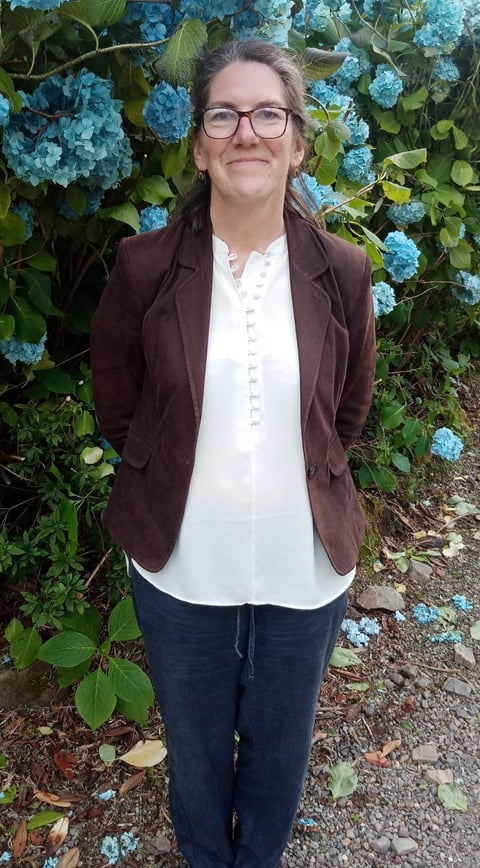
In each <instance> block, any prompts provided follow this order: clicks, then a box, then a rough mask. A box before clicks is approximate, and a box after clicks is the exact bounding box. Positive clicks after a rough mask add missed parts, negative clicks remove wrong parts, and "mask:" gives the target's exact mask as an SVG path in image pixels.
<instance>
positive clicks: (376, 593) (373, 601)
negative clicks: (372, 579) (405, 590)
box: [357, 585, 405, 612]
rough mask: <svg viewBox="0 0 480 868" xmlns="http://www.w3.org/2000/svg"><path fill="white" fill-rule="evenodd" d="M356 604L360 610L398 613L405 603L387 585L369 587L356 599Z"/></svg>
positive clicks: (399, 595)
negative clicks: (381, 610)
mask: <svg viewBox="0 0 480 868" xmlns="http://www.w3.org/2000/svg"><path fill="white" fill-rule="evenodd" d="M357 604H358V605H359V606H360V607H361V608H362V609H386V610H387V611H388V612H396V611H397V610H398V611H399V612H400V611H401V610H402V609H404V608H405V601H404V599H403V597H402V595H401V594H399V593H398V591H396V590H395V588H389V587H388V585H371V586H370V587H369V588H365V590H364V591H362V593H361V594H360V596H359V597H357Z"/></svg>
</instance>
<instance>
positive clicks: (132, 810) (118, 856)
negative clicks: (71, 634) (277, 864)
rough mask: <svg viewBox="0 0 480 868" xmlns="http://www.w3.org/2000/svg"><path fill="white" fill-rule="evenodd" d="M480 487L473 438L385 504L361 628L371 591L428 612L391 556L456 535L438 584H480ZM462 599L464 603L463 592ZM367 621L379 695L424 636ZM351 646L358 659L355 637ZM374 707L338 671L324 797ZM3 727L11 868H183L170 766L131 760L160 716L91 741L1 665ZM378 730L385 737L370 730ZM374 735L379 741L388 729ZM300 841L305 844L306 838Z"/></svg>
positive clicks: (325, 721)
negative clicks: (351, 725) (455, 502)
mask: <svg viewBox="0 0 480 868" xmlns="http://www.w3.org/2000/svg"><path fill="white" fill-rule="evenodd" d="M463 399H464V406H465V412H466V416H467V418H468V419H469V421H470V424H471V425H472V427H473V429H475V427H478V421H479V418H480V402H479V393H478V389H477V383H476V381H472V383H470V384H468V387H467V388H465V389H464V394H463ZM479 482H480V450H479V449H478V446H477V444H476V442H475V441H474V438H473V437H472V439H471V441H470V443H469V444H468V445H467V447H466V449H465V450H464V453H462V456H461V458H460V460H459V461H458V462H457V463H455V464H454V465H453V464H452V465H450V466H445V464H444V463H443V462H442V464H441V467H440V464H439V462H438V460H434V461H432V462H431V465H430V467H429V469H428V470H427V473H426V477H425V480H424V482H423V483H422V486H421V490H419V491H418V492H417V493H416V495H415V499H414V502H407V501H406V500H402V498H401V497H400V496H395V497H394V496H385V497H384V498H382V502H381V509H380V510H378V508H377V510H376V515H377V518H376V520H377V523H378V528H377V529H378V531H379V534H378V535H377V536H376V537H372V540H373V542H372V546H373V547H372V549H371V551H370V552H367V554H366V556H365V559H364V563H363V565H362V567H361V569H360V570H359V573H358V576H357V579H356V580H355V584H354V588H353V590H352V597H351V599H352V610H351V612H350V615H351V616H352V617H358V615H359V614H365V613H364V612H359V610H358V608H357V607H356V599H357V597H358V594H359V593H360V591H361V590H362V589H364V588H365V587H366V586H367V585H372V584H390V585H392V586H395V587H398V588H400V590H401V593H402V596H403V597H404V599H405V601H406V603H407V604H408V605H409V606H411V605H413V604H414V603H416V602H425V603H429V602H430V601H429V597H428V593H427V591H426V588H425V586H424V585H422V584H421V583H420V584H419V582H418V581H417V580H415V578H414V577H412V574H411V573H410V572H407V573H402V572H400V571H399V570H398V568H397V565H396V563H395V559H392V558H391V557H390V555H391V554H392V553H393V554H395V553H399V552H401V551H405V552H406V553H407V557H408V558H410V559H411V556H412V555H416V556H417V558H418V555H419V554H420V559H421V553H422V551H423V552H425V551H426V550H428V549H430V551H431V550H432V549H433V548H435V547H436V548H437V550H439V551H441V548H442V545H445V540H446V538H447V534H448V533H449V532H451V531H455V532H458V533H460V535H461V537H462V539H463V540H465V542H466V543H467V544H466V546H465V549H463V550H462V551H461V552H459V554H458V556H456V557H454V558H449V557H445V556H443V555H442V554H440V555H439V556H437V557H435V558H432V559H431V563H432V564H433V573H432V580H437V581H438V584H439V587H441V586H442V583H443V584H447V585H448V583H449V581H450V579H451V578H452V577H457V578H458V576H461V575H462V573H465V572H466V571H467V572H468V570H466V568H467V566H470V573H471V575H474V574H476V572H477V571H478V561H479V555H480V521H479V517H480V499H479ZM452 494H456V495H458V496H460V497H461V498H462V499H463V500H464V502H465V503H470V504H472V503H474V504H475V503H476V505H477V506H478V507H479V510H478V511H477V513H475V511H471V512H470V513H468V514H465V515H462V516H457V515H456V513H455V511H454V506H452V501H451V496H452ZM419 534H426V537H425V536H424V537H422V536H419ZM437 553H438V552H437ZM414 559H415V558H414ZM427 560H428V558H427ZM458 592H459V593H464V591H462V590H461V583H460V586H459V588H458ZM2 596H3V602H2V610H3V618H2V620H3V621H4V623H5V622H6V621H8V620H9V618H10V617H11V615H12V606H14V600H12V596H11V595H2ZM366 614H368V615H369V616H370V617H373V616H376V617H377V618H378V620H379V623H380V624H381V626H382V638H381V639H380V640H379V641H378V642H376V643H372V644H371V647H370V646H369V647H368V648H364V649H352V650H355V651H357V652H358V653H359V654H360V656H361V658H362V663H363V665H362V667H361V671H360V668H357V669H356V668H355V667H354V668H350V670H349V672H348V682H349V683H350V684H351V683H352V682H355V680H357V681H359V682H360V681H361V682H362V683H364V682H369V681H371V682H372V684H373V683H374V682H376V681H377V680H378V677H379V673H381V672H383V673H384V672H385V671H386V667H387V668H388V667H390V668H391V670H392V671H393V670H395V669H398V667H399V665H400V662H401V661H405V660H409V659H411V657H412V654H413V653H414V654H415V655H416V657H417V658H418V645H419V642H418V634H417V633H416V632H415V630H414V629H410V630H408V631H407V630H405V629H402V624H401V623H397V622H396V621H395V619H394V617H393V613H391V612H386V611H375V612H367V613H366ZM477 617H478V615H477ZM3 626H4V624H3ZM0 634H2V635H3V631H1V630H0ZM340 644H342V645H344V646H345V647H350V648H351V646H350V645H349V643H348V642H347V641H346V639H345V638H344V637H341V639H340ZM7 653H8V648H7V645H6V643H5V641H4V639H3V638H0V661H1V660H2V658H3V657H4V656H5V655H7ZM429 653H430V657H429V658H428V659H429V661H430V668H432V669H433V668H434V667H435V666H436V667H440V669H443V668H445V669H447V667H450V668H451V662H450V661H451V656H449V655H451V647H450V648H447V647H443V646H440V645H439V646H436V648H435V649H433V650H432V648H430V652H429ZM135 655H136V657H135V659H140V658H141V655H142V652H141V647H140V648H138V649H137V650H136V651H135ZM432 655H433V656H432ZM426 659H427V658H426V657H425V660H426ZM426 665H427V666H428V664H426ZM365 703H366V697H365V695H364V694H362V693H359V692H356V691H355V690H351V689H347V688H346V678H345V671H344V670H341V669H330V670H329V673H328V675H327V678H326V680H325V682H324V685H323V687H322V691H321V696H320V702H319V708H318V717H317V722H316V727H315V735H314V744H313V747H312V761H311V770H310V775H309V780H310V779H311V780H312V781H313V780H314V782H315V786H316V788H317V790H316V792H317V791H318V783H319V780H320V783H321V782H322V772H320V777H319V771H318V770H319V769H323V768H324V766H325V764H326V763H328V762H334V761H335V759H336V758H338V755H339V754H338V738H335V731H337V735H338V728H339V726H340V725H344V724H347V723H348V722H352V721H357V720H359V719H360V718H362V719H364V720H365ZM392 703H393V704H392ZM395 703H396V704H395ZM384 711H385V715H384V724H385V725H384V727H383V728H384V729H385V731H387V730H388V727H387V725H386V721H387V720H388V721H389V723H391V722H392V720H395V721H396V722H397V723H398V722H400V721H402V720H405V719H408V714H409V708H408V705H405V700H402V701H401V702H400V700H398V701H395V700H392V697H391V696H390V697H389V699H388V704H386V705H385V706H384ZM377 717H378V715H377ZM0 724H1V744H0V793H1V794H3V800H4V804H3V806H1V800H2V796H1V795H0V806H1V810H0V862H2V861H4V862H5V863H8V861H10V860H8V858H7V857H8V856H10V857H11V864H12V865H21V866H30V868H55V866H56V868H75V866H77V865H79V866H83V868H104V866H106V865H110V864H118V865H121V866H131V868H133V866H158V868H162V866H163V868H173V866H178V865H180V864H182V862H181V860H180V857H179V855H178V853H177V851H176V848H175V842H174V835H173V830H172V826H171V823H170V819H169V814H168V803H167V784H168V759H166V760H163V761H162V762H160V763H159V764H158V765H156V766H155V767H150V768H137V767H133V766H131V765H128V764H126V763H125V762H123V761H122V760H121V756H122V755H123V754H124V753H125V752H126V751H127V750H129V749H130V748H132V747H133V745H135V744H136V743H137V742H138V741H139V740H142V739H148V740H155V739H159V738H160V739H161V738H162V735H163V731H162V724H161V720H160V718H159V717H158V715H157V713H156V712H155V713H152V715H151V717H150V719H149V722H148V725H146V726H145V727H144V728H143V729H142V728H141V727H139V726H138V725H135V724H131V723H129V722H128V721H126V720H125V719H124V718H122V717H120V716H119V715H114V717H113V718H112V719H111V721H110V722H109V723H108V724H105V725H104V726H103V727H101V728H100V729H99V730H97V731H96V732H95V733H92V732H91V731H90V730H89V729H88V727H87V726H86V725H85V724H84V723H83V721H82V720H81V718H80V717H79V715H78V713H77V712H76V709H75V706H74V703H73V698H72V693H71V692H70V691H59V690H58V689H57V688H56V686H55V682H54V680H53V679H52V675H51V673H49V672H48V671H47V672H45V671H44V670H43V668H42V666H41V665H38V666H37V665H35V667H32V668H31V670H27V671H26V672H24V673H22V674H21V675H19V674H18V673H15V672H14V671H13V669H12V668H11V664H10V663H4V664H3V665H0ZM367 725H368V726H371V727H373V726H374V724H373V723H372V724H368V720H367ZM375 726H377V728H378V727H379V733H380V731H381V730H382V725H381V722H380V723H379V722H378V721H377V722H376V723H375ZM362 728H363V724H362ZM325 733H327V734H329V735H328V736H327V735H325ZM272 735H273V734H272ZM379 737H380V735H379ZM104 745H110V746H112V747H113V748H114V756H115V759H114V760H113V761H112V762H110V760H108V761H105V760H104V759H102V756H104V753H103V751H104V747H102V746H104ZM112 753H113V752H112V751H111V754H112ZM324 780H325V776H324ZM308 786H309V783H308V782H307V788H308ZM13 787H14V788H15V793H14V797H12V798H11V800H10V798H9V797H7V801H6V802H5V798H6V797H5V794H7V795H8V794H9V793H10V794H11V793H12V792H13V790H12V788H13ZM323 801H324V807H325V809H326V810H329V809H330V808H331V800H330V799H329V794H328V791H327V790H326V789H325V792H324V796H323ZM329 806H330V807H329ZM51 812H55V814H52V813H51ZM57 815H58V816H57ZM56 816H57V821H56V822H55V817H56ZM296 834H297V835H299V834H300V831H299V829H297V830H296ZM292 847H293V845H292ZM291 849H292V848H291ZM57 860H58V861H57ZM295 864H300V863H295ZM305 864H307V863H305ZM308 864H312V862H311V861H310V862H309V863H308ZM314 864H315V863H314ZM319 864H320V863H319ZM322 864H323V863H322ZM379 864H380V863H379ZM382 864H385V863H382ZM419 864H421V863H419Z"/></svg>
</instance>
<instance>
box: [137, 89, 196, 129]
mask: <svg viewBox="0 0 480 868" xmlns="http://www.w3.org/2000/svg"><path fill="white" fill-rule="evenodd" d="M191 110H192V109H191V104H190V97H189V95H188V93H187V91H186V90H185V88H184V87H178V88H176V89H175V88H174V87H172V85H171V84H168V82H167V81H162V82H160V84H157V85H155V87H153V88H152V90H151V91H150V93H149V95H148V97H147V101H146V103H145V106H144V109H143V117H144V119H145V123H146V124H147V125H148V126H149V127H150V129H151V130H152V132H153V133H155V135H156V136H157V137H158V138H159V139H160V141H162V142H167V143H170V142H179V141H180V139H183V137H184V136H186V135H187V133H188V129H189V126H190V115H191Z"/></svg>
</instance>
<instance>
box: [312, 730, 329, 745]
mask: <svg viewBox="0 0 480 868" xmlns="http://www.w3.org/2000/svg"><path fill="white" fill-rule="evenodd" d="M324 738H328V733H326V732H321V730H319V729H316V730H315V732H314V733H313V736H312V744H316V743H317V741H323V739H324Z"/></svg>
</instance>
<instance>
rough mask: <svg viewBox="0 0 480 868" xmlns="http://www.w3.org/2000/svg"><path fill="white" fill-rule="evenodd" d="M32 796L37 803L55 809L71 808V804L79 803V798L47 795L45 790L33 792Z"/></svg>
mask: <svg viewBox="0 0 480 868" xmlns="http://www.w3.org/2000/svg"><path fill="white" fill-rule="evenodd" d="M33 795H34V796H35V798H36V799H38V801H39V802H45V804H47V805H54V806H55V807H56V808H71V807H72V805H73V802H78V801H80V798H81V797H80V796H70V795H69V796H68V797H62V796H56V795H55V793H47V792H46V791H45V790H34V791H33Z"/></svg>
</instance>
